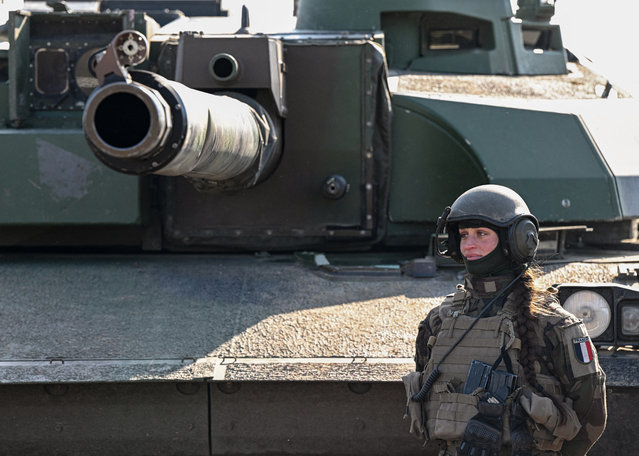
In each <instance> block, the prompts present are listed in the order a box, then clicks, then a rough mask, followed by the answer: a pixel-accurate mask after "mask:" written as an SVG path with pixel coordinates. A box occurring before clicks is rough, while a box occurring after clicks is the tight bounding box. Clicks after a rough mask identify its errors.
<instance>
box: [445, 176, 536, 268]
mask: <svg viewBox="0 0 639 456" xmlns="http://www.w3.org/2000/svg"><path fill="white" fill-rule="evenodd" d="M469 221H472V222H486V226H487V227H496V228H497V230H496V231H497V232H498V234H499V237H500V241H501V245H502V246H503V247H504V248H505V249H506V251H507V254H508V255H509V256H510V258H511V259H512V260H513V261H514V262H516V263H520V264H523V263H527V262H529V261H530V260H532V259H533V258H534V256H535V252H536V251H537V246H538V245H539V234H538V233H539V222H538V221H537V218H535V216H534V215H532V214H531V213H530V210H529V209H528V206H527V205H526V202H525V201H524V200H523V198H522V197H521V196H519V195H518V194H517V192H515V191H514V190H512V189H510V188H508V187H504V186H502V185H494V184H487V185H480V186H477V187H474V188H471V189H470V190H468V191H466V192H464V193H462V194H461V195H460V196H459V197H458V198H457V199H456V200H455V202H454V203H453V205H452V206H450V207H447V208H446V210H445V211H444V213H443V214H442V216H441V217H440V219H439V221H438V223H437V226H438V230H440V229H442V228H444V229H445V232H446V233H447V234H448V240H447V242H446V244H447V245H446V250H444V251H441V250H440V251H439V253H440V254H441V255H443V256H446V257H450V258H453V259H454V260H455V261H457V262H459V263H462V262H463V257H462V255H461V252H460V248H459V242H460V237H459V223H460V222H469Z"/></svg>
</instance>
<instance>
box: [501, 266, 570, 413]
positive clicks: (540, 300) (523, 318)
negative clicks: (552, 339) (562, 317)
mask: <svg viewBox="0 0 639 456" xmlns="http://www.w3.org/2000/svg"><path fill="white" fill-rule="evenodd" d="M539 275H540V273H539V270H538V269H536V268H529V269H528V270H527V271H526V272H525V273H524V275H523V276H522V277H521V279H520V280H518V281H517V282H516V283H515V285H513V290H512V292H511V296H512V298H513V299H515V300H516V301H515V302H517V304H518V305H517V308H518V310H519V312H518V313H517V316H516V318H515V322H516V328H517V333H518V335H519V339H520V340H521V351H520V354H519V363H520V364H521V366H522V368H523V370H524V376H525V377H526V382H527V383H528V384H529V385H530V386H532V387H533V388H534V389H535V390H536V391H537V392H538V393H540V394H542V395H543V396H546V397H548V398H550V399H551V400H552V401H553V403H554V404H555V406H556V407H557V409H558V410H559V412H560V413H561V420H562V422H563V421H565V419H566V416H565V414H564V412H563V407H562V406H561V404H560V403H559V399H558V398H556V397H555V396H554V395H552V394H549V393H547V392H545V391H544V390H543V388H542V387H541V385H540V384H539V382H538V381H537V373H536V372H535V361H536V360H538V359H539V355H540V349H539V346H538V345H537V343H536V339H537V336H536V333H535V327H536V323H537V318H538V316H539V315H544V314H546V315H547V314H549V313H550V312H551V310H550V308H549V303H550V302H551V301H552V299H551V298H550V296H549V294H548V292H547V291H546V290H544V289H543V288H541V287H539V286H538V285H537V284H536V279H537V277H538V276H539Z"/></svg>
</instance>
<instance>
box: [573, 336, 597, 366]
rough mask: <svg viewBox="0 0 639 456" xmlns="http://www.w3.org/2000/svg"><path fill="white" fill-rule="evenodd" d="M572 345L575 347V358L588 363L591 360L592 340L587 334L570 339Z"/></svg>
mask: <svg viewBox="0 0 639 456" xmlns="http://www.w3.org/2000/svg"><path fill="white" fill-rule="evenodd" d="M572 346H573V348H574V349H575V355H576V356H577V360H578V361H580V362H582V363H584V364H588V363H590V362H592V359H593V354H592V353H593V347H592V342H591V341H590V338H589V337H588V336H586V337H577V338H576V339H573V340H572Z"/></svg>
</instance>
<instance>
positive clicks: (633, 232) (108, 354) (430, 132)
mask: <svg viewBox="0 0 639 456" xmlns="http://www.w3.org/2000/svg"><path fill="white" fill-rule="evenodd" d="M69 4H71V5H72V3H71V2H69ZM150 4H151V2H143V1H139V2H119V3H116V2H106V1H103V2H101V5H97V6H98V8H96V10H95V11H93V12H79V11H74V9H73V8H68V7H67V8H65V7H64V5H62V2H60V3H58V4H56V5H54V6H56V11H53V12H46V13H45V12H36V11H16V12H12V13H11V14H10V17H9V22H8V25H7V36H8V46H7V48H6V49H2V50H0V120H1V124H0V135H1V137H2V142H1V145H0V151H1V159H2V160H3V162H4V166H2V168H1V169H0V185H1V192H0V245H1V246H2V247H3V254H2V257H1V258H2V261H1V262H0V281H1V283H2V290H3V295H4V296H3V298H2V307H1V312H2V315H3V320H4V321H5V323H6V331H3V333H2V335H0V337H1V338H2V345H1V346H2V348H1V349H2V356H0V382H1V383H2V386H1V387H0V396H1V399H2V402H3V404H5V410H6V411H7V413H6V414H4V416H3V417H2V418H0V429H2V431H0V433H1V434H0V441H1V442H2V444H1V446H2V448H3V450H4V451H3V453H6V454H29V453H31V454H41V453H47V452H53V453H60V454H62V453H64V454H80V453H86V452H88V451H89V452H97V453H105V454H112V453H126V454H269V453H270V454H273V453H278V454H314V453H330V454H359V453H368V454H406V453H408V452H411V451H415V452H417V451H420V448H418V447H416V445H415V442H413V441H412V440H411V439H410V437H409V436H408V434H407V432H406V431H407V425H406V424H404V423H402V421H401V414H402V411H403V403H404V398H403V388H402V387H401V384H400V383H399V379H400V377H401V375H402V374H403V373H405V372H406V371H407V370H410V369H412V368H413V361H412V352H413V341H414V336H415V328H416V324H417V322H418V321H419V320H420V319H421V318H422V317H423V316H424V315H425V314H426V312H427V311H428V309H429V308H430V307H432V306H433V305H435V304H437V303H438V302H439V300H440V299H441V297H442V296H444V295H445V294H446V293H448V292H449V291H451V290H452V289H453V288H454V284H455V282H456V280H457V271H456V270H454V269H452V268H446V267H445V266H446V265H445V264H438V263H437V261H436V260H435V258H434V257H433V256H432V252H433V246H434V245H435V244H436V243H437V242H438V240H437V238H436V237H435V236H434V234H435V225H436V221H437V217H438V216H439V215H440V213H441V211H442V209H443V208H444V207H445V206H446V205H449V204H450V203H451V202H452V201H453V200H454V199H455V198H456V197H457V196H458V195H459V194H460V193H462V192H463V191H465V190H467V189H468V188H470V187H473V186H475V185H479V184H484V183H496V184H502V185H506V186H509V187H511V188H513V189H514V190H516V191H517V192H518V193H519V194H521V195H522V196H523V197H524V199H525V200H526V201H527V203H528V205H529V206H530V208H531V210H532V212H533V213H534V214H535V215H536V216H537V217H538V218H539V220H540V222H541V223H542V226H544V229H545V231H544V235H545V236H546V239H545V241H544V242H545V243H544V248H545V249H550V250H554V251H556V253H557V254H561V253H563V249H564V247H566V246H567V245H568V246H583V245H588V244H595V245H598V246H602V245H603V246H610V245H615V246H619V245H621V242H622V240H623V241H625V240H627V239H631V240H633V241H636V237H637V220H638V219H639V199H638V198H636V193H637V189H638V188H639V159H637V158H636V155H637V154H636V153H635V152H636V149H637V145H636V141H635V140H634V137H633V136H632V135H633V132H634V131H635V130H634V128H636V125H637V120H638V119H639V107H638V105H637V104H636V102H635V101H634V99H632V98H631V97H627V98H623V96H624V94H623V92H622V91H621V89H617V92H618V93H619V94H620V96H621V97H622V98H620V99H614V100H613V99H610V98H601V93H603V94H605V95H606V94H609V93H610V91H611V87H610V84H609V83H607V81H606V79H605V78H601V77H599V76H597V75H592V74H590V72H589V71H588V69H587V68H585V67H583V66H581V65H579V64H578V62H574V61H570V60H569V59H568V58H567V53H566V51H565V49H564V48H563V45H562V40H561V34H560V30H559V27H558V26H557V25H555V24H551V23H550V18H551V17H552V15H553V13H554V5H553V4H552V3H550V2H545V1H538V0H534V1H529V0H520V1H519V8H518V9H517V11H516V12H515V13H514V14H513V11H512V9H511V5H510V2H509V1H507V0H491V1H485V2H482V4H481V6H479V4H478V3H477V2H476V1H472V0H455V1H452V0H411V1H405V2H401V3H398V2H390V1H388V0H351V1H349V2H338V1H337V0H300V2H299V4H298V6H297V27H296V29H295V30H292V31H282V32H281V33H268V34H265V33H252V31H251V27H250V21H249V17H248V14H246V11H245V14H244V16H243V19H242V21H241V23H240V22H237V21H236V22H234V23H233V22H231V23H230V22H229V20H230V19H233V18H231V17H225V16H224V14H225V13H224V10H223V9H222V7H223V6H224V5H220V3H219V2H208V3H207V5H209V6H213V7H214V8H215V11H214V12H206V13H205V14H210V15H213V16H215V15H217V16H218V17H206V18H204V17H199V18H197V20H196V19H194V18H193V17H188V16H187V15H186V14H185V12H184V11H177V10H178V9H180V8H182V7H183V6H185V5H186V4H193V5H192V6H193V8H195V7H196V6H198V7H199V6H203V5H204V2H174V3H172V2H160V3H158V2H152V6H153V9H150V8H149V6H148V5H150ZM158 5H160V6H162V8H158ZM67 6H68V5H67ZM178 6H179V8H178ZM164 7H166V8H167V10H166V11H165V8H164ZM174 7H175V8H174ZM119 8H132V9H124V10H120V9H119ZM145 10H146V13H145ZM187 13H188V14H190V15H191V16H194V15H196V14H200V13H198V12H196V11H191V12H187ZM229 24H230V25H229ZM229 30H230V31H229ZM598 86H600V87H601V91H600V92H601V93H598V92H597V87H598ZM626 244H629V243H628V242H626ZM630 244H632V242H630ZM437 266H441V267H440V268H436V267H437ZM574 271H579V272H578V274H580V275H581V277H574V276H573V277H566V276H565V275H562V274H565V270H563V269H562V268H561V267H558V266H557V267H550V269H549V270H548V271H547V272H548V273H549V276H548V280H549V281H550V283H557V282H564V281H566V279H569V280H570V279H573V280H575V279H584V278H586V280H588V279H587V278H590V280H591V281H594V280H593V278H595V280H596V281H601V280H603V281H607V280H612V279H613V278H614V277H615V274H614V271H612V272H611V269H610V268H609V267H608V266H607V265H603V266H602V265H601V264H600V263H587V264H586V266H584V264H583V263H579V266H578V267H577V268H576V269H574V270H573V272H574ZM584 271H586V272H584ZM560 290H561V295H560V296H561V297H562V300H569V299H571V298H570V297H571V296H576V297H574V298H572V299H571V301H572V304H571V305H574V306H575V307H572V309H573V310H574V311H575V312H576V313H577V314H579V315H580V316H583V317H584V318H587V319H589V320H590V321H592V324H591V327H592V328H593V330H597V331H600V332H598V333H591V335H592V337H593V340H594V341H595V343H597V344H599V345H600V346H606V347H611V346H612V347H618V346H634V345H635V344H637V343H639V327H637V325H636V324H635V323H634V322H635V321H636V319H635V314H636V313H637V312H638V311H639V297H638V296H639V295H638V294H637V292H636V290H634V289H632V288H630V287H622V286H619V285H613V284H612V283H603V284H599V285H591V286H585V285H584V286H582V285H565V286H562V287H561V288H560ZM580 292H584V293H586V295H584V294H579V293H580ZM584 296H585V297H586V298H583V297H584ZM597 297H598V298H597ZM588 299H590V301H589V300H588ZM584 303H585V304H584ZM632 356H634V352H631V353H629V354H628V357H623V359H621V358H619V359H615V358H606V359H605V360H604V358H603V357H602V360H603V361H602V362H606V363H608V364H607V365H606V367H609V368H610V372H624V374H623V375H626V374H627V372H628V371H629V370H630V371H632V372H634V371H636V370H637V367H636V365H637V363H636V362H633V360H632V358H630V357H632ZM619 375H620V376H623V375H622V374H619ZM634 378H635V379H636V378H637V376H634ZM609 381H610V382H611V383H610V384H612V385H613V387H615V388H616V387H617V386H618V387H619V391H621V392H620V393H618V394H617V396H615V395H614V394H612V391H611V395H610V397H611V401H615V403H619V404H621V403H623V402H624V401H625V400H627V398H628V397H629V395H632V394H633V391H634V390H633V388H636V386H637V385H636V384H635V383H633V382H636V380H633V381H630V382H627V381H626V379H625V377H624V379H621V378H616V377H615V376H614V375H613V376H612V378H609ZM611 423H612V424H614V427H612V426H611V427H612V429H613V430H612V431H611V432H610V434H611V435H613V436H614V437H613V438H610V439H605V441H602V442H601V443H600V444H599V447H597V448H601V450H599V451H602V452H601V453H597V454H603V453H604V452H606V451H613V450H614V449H615V448H621V447H623V445H626V444H627V442H628V438H631V437H624V438H618V437H619V436H623V435H624V432H625V430H626V428H625V427H624V426H625V425H624V424H623V423H624V421H623V419H619V420H617V421H614V420H611ZM96 448H99V449H100V450H96Z"/></svg>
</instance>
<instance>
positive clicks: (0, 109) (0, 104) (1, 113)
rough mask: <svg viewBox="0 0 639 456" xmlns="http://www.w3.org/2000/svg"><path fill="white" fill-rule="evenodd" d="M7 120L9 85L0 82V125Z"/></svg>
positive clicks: (4, 123)
mask: <svg viewBox="0 0 639 456" xmlns="http://www.w3.org/2000/svg"><path fill="white" fill-rule="evenodd" d="M8 120H9V83H8V82H0V125H6V123H7V121H8Z"/></svg>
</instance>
